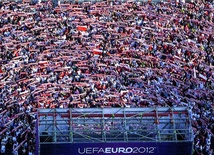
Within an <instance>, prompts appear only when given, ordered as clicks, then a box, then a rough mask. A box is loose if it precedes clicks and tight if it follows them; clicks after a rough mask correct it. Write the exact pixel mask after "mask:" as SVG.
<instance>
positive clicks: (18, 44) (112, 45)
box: [0, 1, 214, 155]
mask: <svg viewBox="0 0 214 155" xmlns="http://www.w3.org/2000/svg"><path fill="white" fill-rule="evenodd" d="M0 14H1V16H0V62H1V63H0V79H1V80H0V144H1V145H0V146H1V154H14V155H16V154H23V155H33V154H35V143H36V138H35V137H36V135H35V133H36V131H35V126H36V110H37V108H87V107H99V108H104V107H127V108H128V107H154V106H157V107H177V106H186V107H188V109H189V111H191V113H192V116H191V119H192V126H193V129H194V155H213V149H214V148H213V146H214V137H213V134H214V111H213V109H214V74H213V72H214V67H213V66H214V17H213V15H214V3H213V1H209V2H206V1H197V2H194V3H177V2H176V3H171V2H160V3H155V4H154V3H149V2H133V1H128V2H123V3H122V2H117V1H115V2H108V1H104V2H96V3H90V2H84V3H81V4H77V3H74V4H73V3H72V4H61V5H59V6H57V7H53V6H52V3H50V1H48V2H46V3H41V4H31V3H15V2H9V1H6V2H1V3H0Z"/></svg>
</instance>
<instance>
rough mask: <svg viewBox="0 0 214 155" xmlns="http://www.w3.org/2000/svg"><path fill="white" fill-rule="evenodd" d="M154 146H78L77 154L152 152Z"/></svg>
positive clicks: (153, 151)
mask: <svg viewBox="0 0 214 155" xmlns="http://www.w3.org/2000/svg"><path fill="white" fill-rule="evenodd" d="M155 149H156V147H133V148H132V147H116V148H115V147H104V148H102V147H101V148H99V147H87V148H78V153H79V154H99V153H101V154H102V153H106V154H117V153H124V154H154V153H155Z"/></svg>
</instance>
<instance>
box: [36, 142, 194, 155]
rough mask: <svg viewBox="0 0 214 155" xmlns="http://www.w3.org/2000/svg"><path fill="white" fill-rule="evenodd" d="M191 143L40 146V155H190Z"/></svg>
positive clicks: (62, 144)
mask: <svg viewBox="0 0 214 155" xmlns="http://www.w3.org/2000/svg"><path fill="white" fill-rule="evenodd" d="M191 153H192V142H131V143H124V142H123V143H60V144H59V143H58V144H56V143H55V144H41V145H40V155H106V154H110V155H124V154H128V155H191Z"/></svg>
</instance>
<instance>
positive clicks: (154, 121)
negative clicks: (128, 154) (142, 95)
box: [38, 108, 193, 143]
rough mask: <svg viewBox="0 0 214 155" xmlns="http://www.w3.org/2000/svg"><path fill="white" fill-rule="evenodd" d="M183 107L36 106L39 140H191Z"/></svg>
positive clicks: (189, 126) (57, 141) (51, 141)
mask: <svg viewBox="0 0 214 155" xmlns="http://www.w3.org/2000/svg"><path fill="white" fill-rule="evenodd" d="M190 122H191V121H190V119H189V114H188V112H187V111H186V109H185V108H157V109H154V108H115V109H112V108H105V109H93V108H87V109H39V111H38V138H39V143H62V142H71V143H78V142H89V143H90V142H91V143H92V142H93V143H94V142H97V143H99V142H144V141H151V142H160V141H161V142H168V141H175V142H183V141H192V139H193V137H192V128H191V124H190Z"/></svg>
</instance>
